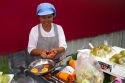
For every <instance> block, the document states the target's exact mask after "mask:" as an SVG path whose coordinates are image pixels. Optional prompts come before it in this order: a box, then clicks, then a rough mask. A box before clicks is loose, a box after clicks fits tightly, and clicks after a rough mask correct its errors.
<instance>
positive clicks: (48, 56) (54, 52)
mask: <svg viewBox="0 0 125 83" xmlns="http://www.w3.org/2000/svg"><path fill="white" fill-rule="evenodd" d="M56 54H57V52H56V51H55V50H51V51H50V52H49V54H48V55H47V58H54V57H55V56H56Z"/></svg>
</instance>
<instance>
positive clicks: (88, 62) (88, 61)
mask: <svg viewBox="0 0 125 83" xmlns="http://www.w3.org/2000/svg"><path fill="white" fill-rule="evenodd" d="M75 70H76V81H77V83H103V79H104V75H103V72H102V71H100V66H99V64H98V62H97V61H96V60H94V59H93V58H92V57H91V56H89V53H86V52H83V53H81V54H80V55H79V56H78V57H77V60H76V63H75Z"/></svg>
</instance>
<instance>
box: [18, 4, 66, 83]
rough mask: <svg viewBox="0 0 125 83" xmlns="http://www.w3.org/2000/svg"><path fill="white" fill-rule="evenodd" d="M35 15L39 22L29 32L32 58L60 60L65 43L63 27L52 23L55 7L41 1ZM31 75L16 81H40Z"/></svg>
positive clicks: (24, 82) (36, 82)
mask: <svg viewBox="0 0 125 83" xmlns="http://www.w3.org/2000/svg"><path fill="white" fill-rule="evenodd" d="M36 13H37V17H38V18H39V20H40V23H39V24H37V25H36V26H34V27H33V28H32V29H31V31H30V34H29V42H28V52H29V54H30V55H31V57H33V58H34V59H41V58H43V59H46V58H47V59H59V61H60V60H62V59H63V57H64V52H65V51H66V48H67V44H66V40H65V35H64V31H63V28H62V27H61V26H60V25H57V24H55V23H53V19H54V18H55V16H56V9H55V7H54V6H53V5H52V4H50V3H41V4H39V5H38V6H37V11H36ZM38 80H39V79H38V78H37V79H34V78H32V76H28V77H22V78H19V79H18V80H17V83H42V82H41V81H40V82H38Z"/></svg>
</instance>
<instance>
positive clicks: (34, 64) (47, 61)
mask: <svg viewBox="0 0 125 83" xmlns="http://www.w3.org/2000/svg"><path fill="white" fill-rule="evenodd" d="M45 64H48V65H50V66H51V68H49V70H48V71H47V72H50V71H52V70H53V69H54V68H55V62H54V61H53V60H51V59H38V60H35V61H33V62H31V63H30V65H29V67H28V69H29V71H30V70H31V69H32V68H36V67H37V68H38V67H40V68H42V67H43V66H44V65H45ZM47 72H44V73H37V74H36V75H42V74H45V73H47ZM31 73H32V72H31Z"/></svg>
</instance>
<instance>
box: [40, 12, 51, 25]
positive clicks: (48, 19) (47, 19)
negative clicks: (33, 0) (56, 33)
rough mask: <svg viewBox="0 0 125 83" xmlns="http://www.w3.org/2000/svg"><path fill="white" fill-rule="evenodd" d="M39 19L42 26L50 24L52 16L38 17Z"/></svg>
mask: <svg viewBox="0 0 125 83" xmlns="http://www.w3.org/2000/svg"><path fill="white" fill-rule="evenodd" d="M39 19H40V22H41V23H42V24H45V25H48V24H51V23H52V22H53V14H49V15H44V16H39Z"/></svg>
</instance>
